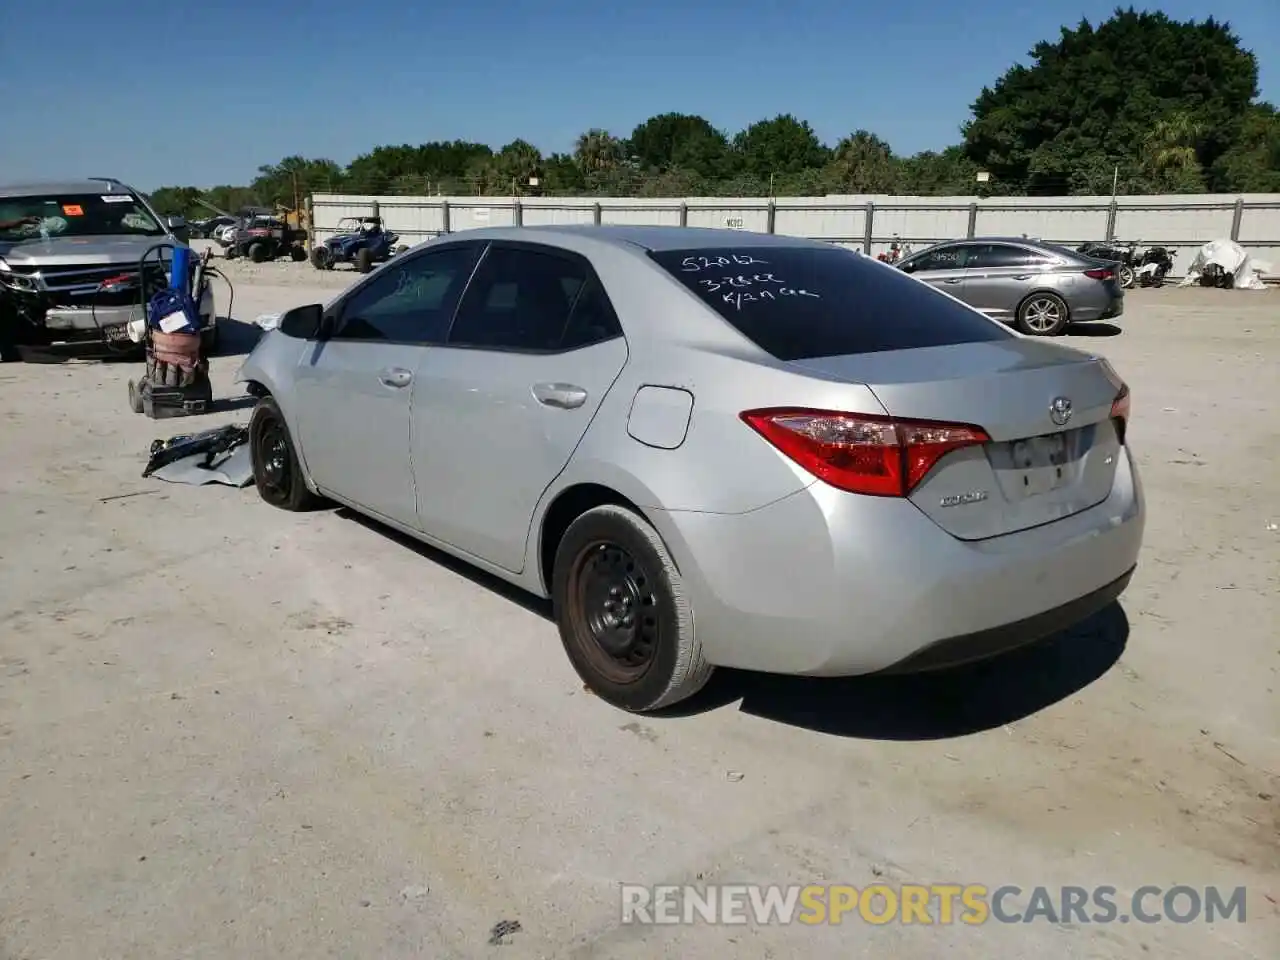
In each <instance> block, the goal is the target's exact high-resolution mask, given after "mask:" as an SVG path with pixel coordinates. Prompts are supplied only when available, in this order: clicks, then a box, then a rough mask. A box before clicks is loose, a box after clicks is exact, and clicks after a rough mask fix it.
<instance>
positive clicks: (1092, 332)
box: [1067, 321, 1124, 337]
mask: <svg viewBox="0 0 1280 960" xmlns="http://www.w3.org/2000/svg"><path fill="white" fill-rule="evenodd" d="M1122 333H1124V330H1123V329H1122V328H1121V327H1118V326H1116V325H1115V324H1114V323H1107V322H1106V321H1095V322H1093V323H1073V324H1071V326H1069V327H1067V336H1069V337H1118V336H1120V334H1122Z"/></svg>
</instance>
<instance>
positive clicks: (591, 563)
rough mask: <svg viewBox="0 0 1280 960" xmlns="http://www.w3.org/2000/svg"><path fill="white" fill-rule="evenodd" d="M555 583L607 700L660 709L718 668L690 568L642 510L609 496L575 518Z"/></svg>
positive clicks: (576, 657) (571, 647) (573, 656)
mask: <svg viewBox="0 0 1280 960" xmlns="http://www.w3.org/2000/svg"><path fill="white" fill-rule="evenodd" d="M551 587H552V589H551V594H552V601H553V605H554V607H555V616H556V622H557V624H558V625H559V628H560V639H561V641H562V642H563V643H564V648H565V653H566V654H568V657H569V660H570V662H571V663H572V664H573V666H574V669H575V670H577V672H578V675H579V676H580V677H581V678H582V679H583V681H584V682H585V683H586V685H587V687H588V688H589V689H590V690H591V691H592V692H594V693H595V694H597V695H598V696H599V697H601V698H602V699H603V700H606V701H608V702H609V703H611V704H613V705H614V706H616V707H620V708H622V709H624V710H630V711H633V712H637V713H643V712H646V711H651V710H657V709H659V708H661V707H665V706H669V705H670V704H673V703H676V702H677V701H680V700H683V699H685V698H686V697H689V696H691V695H692V694H694V693H696V692H697V691H698V690H699V689H701V688H702V686H703V685H704V684H705V683H706V682H707V679H708V678H709V677H710V676H711V670H712V668H711V665H710V664H708V663H707V662H706V660H705V659H703V656H702V647H701V644H699V643H698V640H697V637H696V635H695V634H694V629H693V613H692V611H691V610H690V609H689V602H688V599H687V598H686V596H685V593H684V586H683V581H682V580H681V578H680V572H679V570H677V569H676V565H675V563H674V562H673V561H672V559H671V555H670V554H669V553H668V551H667V548H666V545H665V544H664V543H663V542H662V538H661V537H659V536H658V533H657V531H656V530H654V529H653V527H652V526H650V525H649V524H648V523H647V522H646V521H645V520H644V519H643V518H642V517H640V516H639V515H638V514H636V513H635V512H633V511H631V510H628V509H626V508H624V507H619V506H613V505H606V506H601V507H596V508H594V509H592V510H588V511H587V512H586V513H584V514H582V516H580V517H578V519H577V520H575V521H574V522H573V523H572V524H570V526H569V529H568V530H567V531H566V532H565V535H564V537H563V538H562V539H561V541H560V544H559V547H558V548H557V550H556V556H555V565H554V569H553V573H552V584H551Z"/></svg>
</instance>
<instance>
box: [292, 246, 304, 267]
mask: <svg viewBox="0 0 1280 960" xmlns="http://www.w3.org/2000/svg"><path fill="white" fill-rule="evenodd" d="M289 259H290V260H292V261H293V262H294V263H301V262H302V261H303V260H305V259H307V251H305V250H303V249H302V248H301V247H300V246H298V245H297V244H296V243H295V244H294V245H293V246H291V247H290V248H289Z"/></svg>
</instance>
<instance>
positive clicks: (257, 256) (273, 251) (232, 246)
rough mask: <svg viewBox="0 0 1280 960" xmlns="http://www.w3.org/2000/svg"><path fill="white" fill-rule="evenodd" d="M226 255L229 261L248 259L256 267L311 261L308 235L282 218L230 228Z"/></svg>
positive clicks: (260, 218) (258, 218) (252, 219)
mask: <svg viewBox="0 0 1280 960" xmlns="http://www.w3.org/2000/svg"><path fill="white" fill-rule="evenodd" d="M223 237H224V238H225V241H226V242H225V243H222V241H219V243H221V244H222V246H223V255H224V256H225V257H226V258H227V259H228V260H234V259H236V258H237V257H248V258H249V259H250V260H251V261H253V262H254V263H263V262H265V261H267V260H276V259H278V258H280V257H283V256H286V255H287V256H288V257H289V258H290V259H291V260H293V261H294V262H295V263H301V262H302V261H303V260H305V259H307V248H306V240H307V235H306V233H305V232H304V231H302V230H294V229H293V228H292V227H290V226H289V224H288V223H286V222H285V221H283V220H281V219H279V218H278V217H267V216H255V217H250V218H248V219H246V220H244V221H242V222H241V223H240V225H239V226H236V227H232V228H228V229H227V231H226V232H225V233H224V234H223Z"/></svg>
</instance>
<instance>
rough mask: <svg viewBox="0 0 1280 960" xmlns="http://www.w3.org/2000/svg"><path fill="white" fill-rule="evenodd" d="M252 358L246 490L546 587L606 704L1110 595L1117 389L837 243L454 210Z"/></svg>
mask: <svg viewBox="0 0 1280 960" xmlns="http://www.w3.org/2000/svg"><path fill="white" fill-rule="evenodd" d="M239 378H240V380H242V381H246V382H247V383H248V386H249V390H250V392H252V393H254V394H256V395H257V396H258V397H259V398H260V400H259V402H258V405H257V408H256V410H255V411H254V414H253V418H252V421H251V429H250V437H251V441H250V442H251V449H252V455H253V464H254V474H255V480H256V483H257V486H258V489H259V491H260V492H261V495H262V497H263V498H264V499H265V500H266V501H267V502H268V503H271V504H275V505H277V506H280V507H283V508H285V509H290V510H301V509H304V508H306V507H309V506H312V505H314V504H315V503H316V502H317V501H318V498H326V499H328V500H332V501H337V502H339V503H342V504H345V505H347V506H349V507H350V508H352V509H354V510H357V511H359V512H361V513H363V514H367V515H368V516H370V517H373V518H376V519H377V520H380V521H382V522H384V523H385V524H387V525H389V526H391V527H394V528H396V529H398V530H401V531H403V532H405V533H408V534H410V535H412V536H415V537H417V538H419V539H421V540H423V541H425V542H427V543H430V544H432V545H434V546H437V547H439V548H441V549H442V550H445V551H447V552H449V553H451V554H454V555H456V556H458V557H461V558H463V559H465V560H467V561H470V562H471V563H473V564H474V565H475V566H477V567H480V568H483V569H484V570H487V571H489V572H491V573H494V574H496V575H498V576H499V577H502V578H504V579H506V580H508V581H510V582H512V583H514V584H517V585H518V586H520V587H523V588H525V589H526V590H529V591H531V592H533V593H535V594H538V595H540V596H543V597H550V598H551V600H552V601H553V608H554V612H555V617H556V620H557V622H558V625H559V630H560V636H561V638H562V640H563V642H564V647H565V650H566V651H567V653H568V656H569V659H570V660H571V661H572V663H573V665H574V667H575V668H576V669H577V671H578V673H579V674H580V675H581V676H582V678H583V680H584V681H585V682H586V683H587V684H588V685H589V686H590V687H591V689H593V690H594V691H595V692H597V693H598V694H599V695H600V696H602V697H603V698H605V699H606V700H608V701H609V702H611V703H613V704H615V705H617V706H619V707H622V708H624V709H627V710H633V711H646V710H654V709H657V708H659V707H662V706H665V705H668V704H671V703H674V702H676V701H678V700H681V699H683V698H685V697H688V696H689V695H690V694H692V693H694V692H695V691H697V690H698V689H699V688H700V687H701V686H702V685H703V684H704V683H705V682H706V680H707V678H708V676H709V675H710V673H711V671H712V669H713V666H725V667H737V668H745V669H750V670H758V671H768V672H775V673H786V674H802V675H810V676H841V675H854V674H862V673H868V672H873V671H880V670H884V669H886V668H894V669H898V670H924V669H932V668H937V667H942V666H947V665H950V664H954V663H960V662H964V661H968V660H973V659H977V658H980V657H984V656H988V655H990V654H993V653H996V652H998V651H1000V650H1004V649H1007V648H1009V647H1013V646H1016V645H1019V644H1022V643H1025V642H1028V641H1031V640H1034V639H1037V638H1039V637H1042V636H1045V635H1046V634H1048V633H1052V632H1055V631H1057V630H1059V629H1061V628H1064V627H1066V626H1068V625H1070V624H1072V623H1074V622H1077V621H1079V620H1081V619H1083V618H1085V617H1086V616H1088V615H1090V614H1091V613H1093V612H1095V611H1097V610H1098V609H1100V608H1101V607H1103V606H1104V605H1106V604H1108V603H1109V602H1111V601H1112V600H1113V599H1114V598H1116V597H1117V596H1119V594H1120V593H1121V592H1122V591H1123V590H1124V588H1125V586H1126V585H1127V584H1128V581H1129V578H1130V575H1131V574H1132V572H1133V569H1134V565H1135V563H1136V561H1137V556H1138V550H1139V546H1140V544H1141V540H1142V530H1143V498H1142V492H1141V487H1140V484H1139V480H1138V474H1137V471H1136V469H1135V467H1134V462H1133V459H1132V457H1131V456H1130V453H1129V450H1128V447H1127V444H1126V442H1125V436H1126V425H1127V423H1128V419H1129V393H1128V389H1127V388H1126V387H1125V385H1124V383H1123V382H1122V381H1121V380H1120V378H1119V377H1118V376H1117V375H1116V373H1115V371H1113V370H1112V368H1111V367H1110V366H1109V365H1108V364H1107V362H1106V361H1105V360H1102V359H1100V358H1099V357H1096V356H1091V355H1089V354H1085V353H1081V352H1077V351H1076V350H1072V349H1068V348H1065V347H1061V346H1058V345H1056V344H1051V343H1047V342H1045V341H1043V340H1038V339H1032V338H1027V337H1023V336H1021V335H1019V334H1018V333H1015V332H1014V331H1012V330H1009V329H1008V328H1007V327H1005V326H1003V325H1002V324H1000V323H998V322H996V321H994V320H991V319H989V318H987V317H985V316H983V315H982V314H981V313H979V312H978V311H976V310H974V309H972V308H971V307H969V306H966V305H965V304H963V303H961V302H960V301H958V300H956V299H954V298H952V297H949V296H947V295H945V294H943V293H941V292H939V291H937V290H935V289H934V288H932V287H931V286H929V285H928V284H926V283H922V282H921V281H919V280H917V279H915V278H913V277H911V276H909V275H907V274H904V273H902V272H901V271H899V270H896V269H895V268H893V267H891V266H887V265H885V264H882V263H879V262H877V261H875V260H873V259H872V258H870V257H866V256H863V255H862V254H859V253H853V252H850V251H847V250H844V249H840V248H838V247H834V246H830V245H828V244H824V243H819V242H814V241H807V240H800V239H788V238H786V237H779V236H766V235H761V234H752V233H745V232H742V231H722V230H698V229H688V228H662V227H651V228H650V227H634V228H630V227H585V226H584V227H576V226H575V227H569V226H566V227H533V228H493V229H481V230H468V231H466V232H465V233H461V234H453V235H450V236H447V237H444V238H440V239H438V240H433V241H430V242H428V243H426V244H423V245H420V246H418V247H416V248H414V249H413V250H411V251H410V252H409V253H406V254H403V255H402V256H400V257H398V258H397V259H395V260H393V261H391V262H390V263H389V264H387V265H385V266H383V267H381V268H379V269H377V270H375V271H374V272H373V273H371V274H370V275H369V276H368V277H367V278H364V279H362V280H361V281H359V282H358V283H357V284H356V285H355V286H353V287H351V288H350V289H349V290H347V291H346V292H345V293H343V294H342V295H341V296H339V297H338V298H337V299H336V300H334V301H333V302H332V303H330V304H328V305H327V306H320V305H311V306H305V307H299V308H297V309H295V310H292V311H290V312H289V313H287V314H285V315H284V317H283V318H281V320H280V324H279V326H278V328H277V329H275V330H272V331H271V332H269V333H267V334H266V335H265V336H264V337H263V338H262V340H261V341H260V342H259V344H258V345H257V347H256V348H255V349H254V350H253V352H252V353H251V354H250V355H249V356H248V358H247V359H246V361H245V363H244V365H243V367H242V368H241V371H240V374H239Z"/></svg>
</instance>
